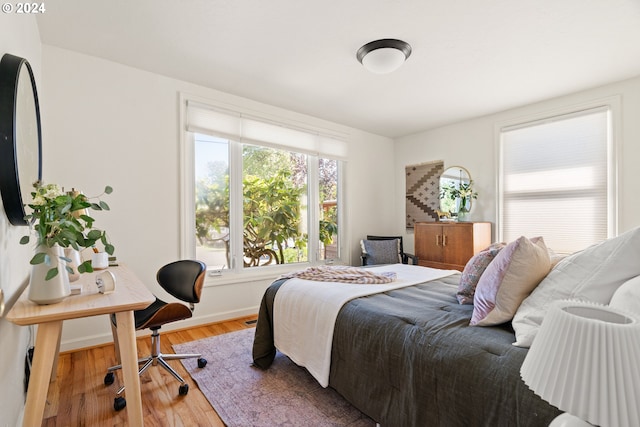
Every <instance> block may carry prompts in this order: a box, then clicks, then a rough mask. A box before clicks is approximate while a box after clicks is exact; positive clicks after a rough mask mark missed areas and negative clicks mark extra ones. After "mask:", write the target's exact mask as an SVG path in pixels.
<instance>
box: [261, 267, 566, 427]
mask: <svg viewBox="0 0 640 427" xmlns="http://www.w3.org/2000/svg"><path fill="white" fill-rule="evenodd" d="M416 268H423V267H416ZM286 282H287V280H286V279H283V280H277V281H275V282H274V283H272V284H271V285H270V286H269V288H268V289H267V290H266V292H265V294H264V296H263V299H262V302H261V306H260V311H259V316H258V323H257V326H256V333H255V339H254V345H253V358H254V364H255V365H256V366H258V367H260V368H262V369H268V367H269V365H270V364H271V362H272V361H273V358H274V356H275V354H276V348H275V346H274V339H273V337H274V328H273V326H274V323H273V318H274V300H275V298H276V295H277V293H278V291H279V289H280V288H281V287H282V286H285V285H284V284H285V283H286ZM459 282H460V273H455V274H452V275H450V276H447V277H442V278H439V279H436V280H431V281H428V282H425V283H419V284H415V285H411V286H407V287H403V288H400V289H393V290H389V291H386V292H382V293H377V294H373V295H368V296H364V297H359V298H356V299H353V300H350V301H349V302H347V303H346V304H344V305H343V306H342V308H341V309H340V310H339V312H338V314H337V317H336V319H335V327H334V329H333V344H332V346H331V363H330V372H329V377H328V383H329V386H330V387H332V388H334V389H335V390H336V391H337V392H338V393H340V394H341V395H342V396H343V397H344V398H345V399H346V400H348V401H349V402H351V403H352V404H353V405H354V406H355V407H357V408H358V409H360V410H361V411H362V412H363V413H365V414H366V415H368V416H369V417H371V418H372V419H374V420H375V421H376V422H377V423H379V424H380V425H381V426H383V427H386V426H393V427H400V426H443V427H444V426H446V427H451V426H492V427H493V426H505V427H506V426H509V427H512V426H521V427H534V426H547V425H549V423H550V422H551V420H553V418H555V417H556V416H557V415H558V414H559V413H560V411H559V410H558V409H556V408H555V407H553V406H551V405H549V404H548V403H546V402H545V401H543V400H542V399H540V398H539V397H538V396H536V395H535V394H534V393H533V392H532V391H531V390H529V388H528V387H527V386H526V385H525V384H524V383H523V382H522V380H521V379H520V366H521V365H522V362H523V360H524V358H525V356H526V354H527V351H528V350H527V349H526V348H520V347H515V346H514V345H512V344H513V342H514V340H515V339H514V331H513V329H512V328H511V324H510V323H508V322H507V323H504V324H502V325H498V326H491V327H479V326H469V321H470V318H471V316H472V312H473V306H472V305H461V304H459V303H458V301H457V299H456V290H457V287H458V283H459ZM318 286H321V285H320V284H319V285H318Z"/></svg>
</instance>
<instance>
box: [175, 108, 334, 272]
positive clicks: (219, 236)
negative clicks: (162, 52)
mask: <svg viewBox="0 0 640 427" xmlns="http://www.w3.org/2000/svg"><path fill="white" fill-rule="evenodd" d="M184 106H185V113H186V114H185V119H186V120H185V122H186V132H185V138H184V147H183V169H185V170H184V171H183V175H184V179H185V183H184V185H183V192H184V193H185V194H183V200H184V204H185V205H187V206H185V207H184V214H183V224H182V227H183V231H184V238H183V240H184V242H183V251H184V256H195V257H196V258H197V259H200V260H202V261H204V262H206V263H207V265H208V267H209V270H210V271H219V272H220V273H221V274H223V272H224V271H232V272H235V273H239V272H242V271H247V270H254V271H255V270H256V269H257V268H269V267H271V266H275V265H284V264H298V265H297V266H296V267H295V268H301V267H300V265H299V264H304V263H306V264H314V263H319V262H333V261H335V260H338V259H339V258H340V250H339V247H340V245H339V243H340V227H339V224H340V214H341V212H340V197H341V194H340V193H341V190H340V176H341V169H342V167H343V166H342V158H343V157H344V150H345V147H346V144H345V143H344V141H341V140H339V139H335V138H334V137H328V136H325V135H321V134H320V133H316V132H314V131H309V130H306V129H300V128H297V127H292V126H289V125H288V124H284V123H276V122H272V121H268V120H265V119H262V118H258V117H253V116H251V117H249V116H245V115H243V114H242V113H240V112H233V111H229V110H225V109H221V108H218V107H214V106H209V105H206V104H202V103H195V102H192V101H189V100H186V101H185V104H184ZM189 171H190V172H189ZM194 201H195V203H194ZM189 204H191V205H192V206H188V205H189Z"/></svg>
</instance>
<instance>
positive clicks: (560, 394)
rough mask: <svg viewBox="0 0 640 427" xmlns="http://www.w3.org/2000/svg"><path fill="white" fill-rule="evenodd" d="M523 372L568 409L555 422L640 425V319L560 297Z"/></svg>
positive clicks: (534, 385) (549, 398)
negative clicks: (561, 299)
mask: <svg viewBox="0 0 640 427" xmlns="http://www.w3.org/2000/svg"><path fill="white" fill-rule="evenodd" d="M520 375H521V377H522V379H523V381H524V382H525V384H526V385H527V386H528V387H529V388H530V389H531V390H533V392H534V393H536V394H537V395H538V396H540V397H541V398H542V399H544V400H546V401H547V402H549V403H550V404H552V405H553V406H556V407H557V408H558V409H560V410H562V411H565V413H564V414H561V415H560V416H558V417H557V418H556V419H554V420H553V421H552V423H551V424H550V426H553V427H560V426H562V427H568V426H590V425H599V426H601V427H633V426H640V320H638V319H636V318H635V317H632V316H631V315H628V314H626V313H624V312H622V311H620V310H616V309H614V308H612V307H608V306H603V305H599V304H596V303H590V302H582V301H567V300H565V301H558V302H556V303H554V304H553V305H551V307H550V308H549V311H548V313H547V314H546V316H545V318H544V321H543V322H542V325H541V327H540V330H539V332H538V334H537V336H536V338H535V340H534V341H533V344H532V345H531V348H530V349H529V352H528V354H527V357H526V358H525V360H524V362H523V364H522V367H521V368H520Z"/></svg>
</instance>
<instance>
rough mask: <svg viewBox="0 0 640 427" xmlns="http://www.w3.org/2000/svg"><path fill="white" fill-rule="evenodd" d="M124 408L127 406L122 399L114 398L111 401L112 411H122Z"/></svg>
mask: <svg viewBox="0 0 640 427" xmlns="http://www.w3.org/2000/svg"><path fill="white" fill-rule="evenodd" d="M125 406H127V401H126V400H125V399H124V397H116V398H115V399H113V409H115V410H116V411H122V410H123V409H124V407H125Z"/></svg>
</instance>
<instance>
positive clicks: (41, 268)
mask: <svg viewBox="0 0 640 427" xmlns="http://www.w3.org/2000/svg"><path fill="white" fill-rule="evenodd" d="M38 252H46V253H47V254H48V255H49V258H50V260H51V262H50V264H51V265H47V264H45V263H42V264H36V265H33V266H31V276H30V277H29V299H30V300H31V301H33V302H35V303H36V304H42V305H44V304H55V303H57V302H60V301H62V300H63V299H65V298H66V297H68V296H69V295H71V286H70V285H69V273H68V272H67V269H66V268H65V262H64V260H62V259H60V257H61V256H63V254H64V252H63V250H62V248H61V247H60V246H58V245H56V246H54V247H52V248H49V247H47V246H44V245H41V246H38V247H37V248H36V253H38ZM56 265H57V266H58V274H56V275H55V277H52V278H51V279H49V280H45V278H46V277H47V272H48V271H49V269H50V268H52V267H54V266H56Z"/></svg>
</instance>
